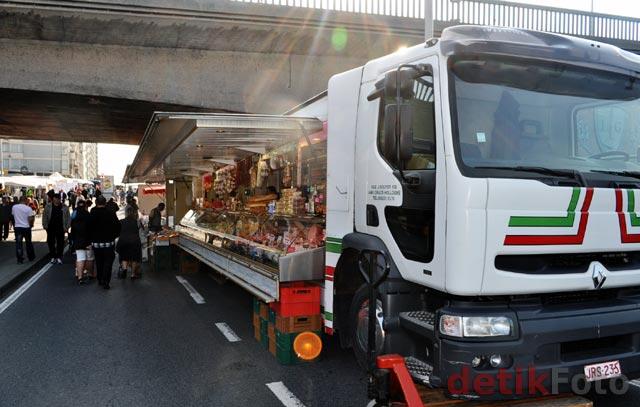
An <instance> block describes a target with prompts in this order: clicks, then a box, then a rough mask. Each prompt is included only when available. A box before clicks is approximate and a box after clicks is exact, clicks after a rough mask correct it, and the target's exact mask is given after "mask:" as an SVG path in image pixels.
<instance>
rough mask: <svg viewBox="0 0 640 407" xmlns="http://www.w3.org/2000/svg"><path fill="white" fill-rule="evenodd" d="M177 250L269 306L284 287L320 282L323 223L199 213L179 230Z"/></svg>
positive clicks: (297, 218)
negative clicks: (287, 284)
mask: <svg viewBox="0 0 640 407" xmlns="http://www.w3.org/2000/svg"><path fill="white" fill-rule="evenodd" d="M177 230H178V231H179V232H180V239H179V245H180V246H181V247H182V248H183V249H185V250H187V251H188V252H190V253H191V254H192V255H194V256H196V257H198V258H199V259H200V260H201V261H203V262H205V263H206V264H208V265H209V266H210V267H212V268H214V269H216V270H217V271H218V272H220V273H222V274H224V275H226V276H227V277H229V278H231V279H232V280H234V281H235V282H236V283H238V284H240V285H242V286H243V287H244V288H245V289H247V290H249V291H251V292H253V293H254V294H255V295H257V296H259V297H261V298H263V299H264V300H265V301H274V300H277V299H278V292H279V290H278V287H279V283H280V282H290V281H306V280H321V279H322V278H323V275H324V264H325V262H324V255H325V254H324V253H325V251H324V219H323V218H322V217H317V216H290V215H277V214H266V213H262V214H256V213H252V212H244V211H223V210H215V209H201V210H191V211H189V212H188V213H187V214H186V215H185V216H184V217H183V218H182V220H181V221H180V224H179V225H178V226H177Z"/></svg>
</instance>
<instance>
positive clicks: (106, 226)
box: [76, 195, 120, 290]
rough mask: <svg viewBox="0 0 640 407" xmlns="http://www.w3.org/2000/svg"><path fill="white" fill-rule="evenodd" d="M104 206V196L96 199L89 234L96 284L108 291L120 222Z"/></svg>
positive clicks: (105, 202) (105, 203)
mask: <svg viewBox="0 0 640 407" xmlns="http://www.w3.org/2000/svg"><path fill="white" fill-rule="evenodd" d="M106 205H107V200H106V199H105V197H104V196H102V195H101V196H99V197H97V198H96V207H95V208H93V209H92V210H91V216H90V218H89V231H90V232H89V233H90V236H91V244H92V246H93V252H94V256H95V261H96V269H97V271H98V284H100V285H101V286H102V287H103V288H104V289H106V290H108V289H109V288H110V285H109V283H110V282H111V268H112V267H113V261H114V260H115V257H116V253H115V250H114V249H115V247H114V245H115V243H114V242H115V240H116V238H117V237H118V236H119V235H120V221H118V217H117V216H116V214H115V213H114V212H112V211H110V210H109V209H107V208H106ZM76 216H77V215H76Z"/></svg>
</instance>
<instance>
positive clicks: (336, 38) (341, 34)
mask: <svg viewBox="0 0 640 407" xmlns="http://www.w3.org/2000/svg"><path fill="white" fill-rule="evenodd" d="M348 40H349V34H348V33H347V30H346V29H345V28H344V27H336V28H334V29H333V33H332V34H331V45H332V46H333V49H334V50H336V51H342V50H344V49H345V48H346V47H347V41H348Z"/></svg>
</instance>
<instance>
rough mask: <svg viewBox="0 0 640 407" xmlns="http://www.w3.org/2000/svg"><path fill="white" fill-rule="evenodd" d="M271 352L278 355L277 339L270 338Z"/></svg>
mask: <svg viewBox="0 0 640 407" xmlns="http://www.w3.org/2000/svg"><path fill="white" fill-rule="evenodd" d="M269 353H271V354H272V355H273V356H276V340H275V339H271V338H269Z"/></svg>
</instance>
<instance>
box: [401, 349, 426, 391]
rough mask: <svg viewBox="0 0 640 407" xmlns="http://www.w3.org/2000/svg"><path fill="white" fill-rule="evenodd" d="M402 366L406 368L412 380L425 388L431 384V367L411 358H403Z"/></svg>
mask: <svg viewBox="0 0 640 407" xmlns="http://www.w3.org/2000/svg"><path fill="white" fill-rule="evenodd" d="M404 364H405V365H406V366H407V370H408V371H409V374H410V375H411V377H412V378H413V380H415V381H417V382H418V383H421V384H424V385H427V386H428V385H430V384H431V374H432V373H433V366H431V365H430V364H428V363H426V362H423V361H422V360H420V359H418V358H414V357H413V356H407V357H406V358H404Z"/></svg>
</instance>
